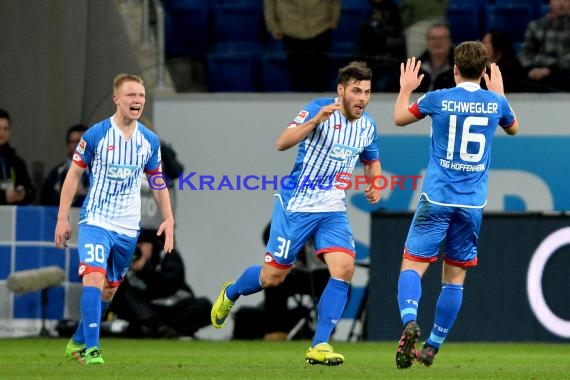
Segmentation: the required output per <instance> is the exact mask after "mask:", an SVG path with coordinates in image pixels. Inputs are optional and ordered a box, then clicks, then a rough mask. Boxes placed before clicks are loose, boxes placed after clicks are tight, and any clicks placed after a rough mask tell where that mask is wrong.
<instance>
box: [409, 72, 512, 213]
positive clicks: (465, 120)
mask: <svg viewBox="0 0 570 380" xmlns="http://www.w3.org/2000/svg"><path fill="white" fill-rule="evenodd" d="M409 110H410V112H411V113H412V114H413V115H414V116H415V117H416V118H418V119H422V118H424V117H425V116H428V115H429V116H431V119H432V125H431V146H430V159H429V164H428V168H427V174H426V176H425V178H424V183H423V188H422V193H423V195H425V197H426V198H427V200H428V202H433V203H438V204H443V205H447V206H466V207H484V206H485V203H486V199H487V180H488V176H489V170H488V169H489V164H490V160H491V140H492V137H493V135H494V134H495V130H496V129H497V126H498V125H500V126H501V127H503V128H506V129H508V128H510V127H511V126H512V125H513V124H514V122H515V115H514V113H513V111H512V110H511V108H510V106H509V103H508V102H507V99H506V98H505V97H504V96H502V95H499V94H498V93H496V92H493V91H486V90H482V89H481V87H480V86H479V85H477V84H474V83H473V82H462V83H459V84H458V85H457V86H456V87H454V88H451V89H445V90H437V91H433V92H428V93H427V94H425V95H424V96H422V97H421V98H420V99H419V100H418V101H417V103H413V104H412V105H411V106H410V107H409Z"/></svg>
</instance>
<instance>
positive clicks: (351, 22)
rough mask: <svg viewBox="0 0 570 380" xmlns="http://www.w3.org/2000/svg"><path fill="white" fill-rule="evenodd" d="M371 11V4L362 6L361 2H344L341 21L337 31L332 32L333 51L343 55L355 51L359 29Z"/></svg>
mask: <svg viewBox="0 0 570 380" xmlns="http://www.w3.org/2000/svg"><path fill="white" fill-rule="evenodd" d="M345 1H346V0H345ZM369 11H370V3H366V5H362V4H360V2H355V3H351V2H346V3H345V2H343V6H342V9H341V13H340V21H339V23H338V26H337V27H336V29H333V31H332V47H331V51H333V52H341V53H342V52H352V51H353V50H354V44H355V42H356V40H357V38H358V29H359V28H360V25H361V24H362V22H363V21H364V20H365V19H366V16H367V15H368V12H369Z"/></svg>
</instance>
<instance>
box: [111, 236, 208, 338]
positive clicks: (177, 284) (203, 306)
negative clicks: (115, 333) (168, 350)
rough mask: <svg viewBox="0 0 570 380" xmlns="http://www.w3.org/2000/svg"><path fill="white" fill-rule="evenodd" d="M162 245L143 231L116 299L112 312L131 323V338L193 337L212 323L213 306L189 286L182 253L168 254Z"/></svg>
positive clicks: (128, 332)
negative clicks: (197, 295) (211, 310)
mask: <svg viewBox="0 0 570 380" xmlns="http://www.w3.org/2000/svg"><path fill="white" fill-rule="evenodd" d="M162 246H163V244H162V242H161V241H160V237H157V236H156V235H155V232H154V230H144V229H143V230H141V234H140V236H139V241H138V244H137V249H136V250H135V256H134V258H133V262H132V265H131V270H130V271H129V272H128V273H127V275H126V277H125V280H124V281H123V283H122V285H121V286H120V287H119V290H118V291H117V293H116V295H115V298H114V299H113V304H112V306H111V311H112V312H114V313H115V314H116V315H117V317H119V318H120V319H124V320H126V321H128V322H129V327H128V328H127V335H128V336H130V337H133V338H143V337H149V338H174V337H178V336H193V335H194V333H195V332H196V331H197V330H198V329H200V328H202V327H204V326H208V325H209V324H210V309H211V307H212V303H211V302H210V300H208V299H207V298H204V297H199V298H197V297H195V295H194V292H193V291H192V289H191V288H190V286H189V285H188V284H187V283H186V280H185V270H184V262H183V261H182V257H181V256H180V253H178V251H177V250H176V249H174V250H173V251H172V252H171V253H170V254H168V255H167V254H165V253H164V251H163V250H162V248H161V247H162Z"/></svg>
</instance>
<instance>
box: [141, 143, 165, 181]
mask: <svg viewBox="0 0 570 380" xmlns="http://www.w3.org/2000/svg"><path fill="white" fill-rule="evenodd" d="M150 145H151V149H152V154H151V155H150V158H149V160H148V161H147V163H146V165H145V166H144V171H145V173H147V174H152V173H156V172H158V171H159V170H160V162H161V153H160V140H159V139H158V137H157V136H156V135H154V136H153V138H152V139H151V141H150Z"/></svg>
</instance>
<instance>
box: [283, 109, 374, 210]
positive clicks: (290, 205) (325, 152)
mask: <svg viewBox="0 0 570 380" xmlns="http://www.w3.org/2000/svg"><path fill="white" fill-rule="evenodd" d="M336 101H337V99H335V98H321V99H316V100H314V101H312V102H310V103H309V104H307V105H306V106H305V107H304V108H303V110H302V111H301V112H299V114H298V115H297V117H296V118H295V119H294V120H293V121H292V122H291V123H290V124H289V128H295V127H296V126H297V125H300V124H303V123H305V122H306V121H308V120H310V119H311V118H313V117H314V116H315V115H316V114H317V113H318V112H319V111H320V109H321V108H322V107H324V106H327V105H329V104H333V103H335V102H336ZM377 140H378V137H377V133H376V123H375V122H374V120H373V119H372V118H371V117H370V116H369V115H368V113H367V112H364V113H363V115H362V116H361V117H359V118H358V119H356V120H354V121H353V122H350V121H348V119H347V118H346V117H345V116H344V115H343V114H342V113H341V112H340V111H339V110H337V111H335V112H334V113H333V114H332V115H331V116H330V117H329V118H328V119H327V120H325V121H324V122H322V123H320V124H319V125H317V126H316V127H315V129H314V130H313V131H312V132H311V133H309V135H308V136H307V137H306V138H305V139H304V140H302V141H301V142H300V143H299V151H298V153H297V158H296V160H295V164H294V166H293V170H292V171H291V174H290V181H289V184H288V185H287V186H283V187H282V188H281V190H280V192H279V196H280V197H281V201H282V203H283V206H284V207H285V208H286V209H287V211H296V212H329V211H346V204H345V202H344V198H345V191H344V190H343V188H346V183H343V182H339V181H338V178H339V175H349V174H352V171H353V170H354V167H355V165H356V160H357V159H359V158H360V161H361V162H362V163H364V164H370V163H373V162H375V161H377V160H378V159H379V153H378V146H377Z"/></svg>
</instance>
